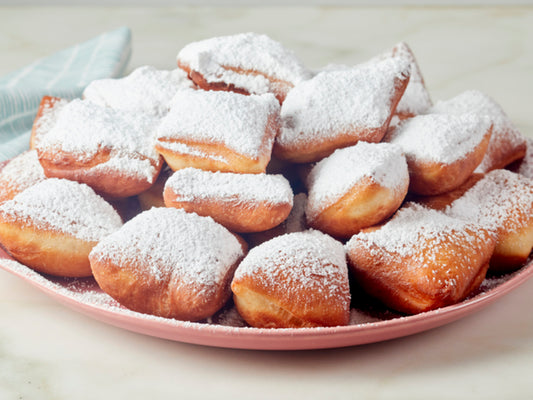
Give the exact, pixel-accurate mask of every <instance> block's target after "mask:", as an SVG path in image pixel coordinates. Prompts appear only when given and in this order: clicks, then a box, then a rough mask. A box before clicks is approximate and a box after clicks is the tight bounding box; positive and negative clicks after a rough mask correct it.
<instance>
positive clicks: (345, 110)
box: [277, 58, 409, 146]
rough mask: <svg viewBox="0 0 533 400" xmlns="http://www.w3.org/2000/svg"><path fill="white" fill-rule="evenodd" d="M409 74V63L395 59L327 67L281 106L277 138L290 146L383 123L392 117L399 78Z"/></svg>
mask: <svg viewBox="0 0 533 400" xmlns="http://www.w3.org/2000/svg"><path fill="white" fill-rule="evenodd" d="M408 76H409V63H408V62H407V61H406V60H404V59H401V58H391V59H387V60H384V61H382V62H379V63H373V64H369V65H366V64H365V65H362V66H358V67H355V68H350V69H340V70H335V71H323V72H320V73H318V74H317V75H315V76H314V77H313V78H312V79H310V80H307V81H304V82H302V83H300V84H298V85H296V86H295V87H294V88H293V89H292V90H291V91H290V92H289V93H288V95H287V97H286V99H285V101H284V102H283V105H282V107H281V119H282V130H281V132H280V135H279V136H278V138H277V140H278V142H279V143H280V144H281V145H285V146H290V145H295V144H299V143H301V144H302V145H304V144H305V143H308V142H312V141H316V140H319V141H320V140H321V139H322V138H329V137H335V136H337V135H339V134H344V133H348V132H351V131H353V130H356V129H372V128H380V127H382V126H383V125H384V124H385V123H386V122H387V121H388V119H389V117H390V114H391V111H392V110H391V108H392V104H391V101H392V97H393V94H394V91H395V80H396V79H399V80H404V79H407V77H408Z"/></svg>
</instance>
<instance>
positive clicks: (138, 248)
mask: <svg viewBox="0 0 533 400" xmlns="http://www.w3.org/2000/svg"><path fill="white" fill-rule="evenodd" d="M242 255H243V251H242V247H241V245H240V243H239V241H238V240H237V239H236V238H235V236H234V235H233V234H231V233H230V232H229V231H228V230H227V229H226V228H224V227H223V226H222V225H219V224H217V223H216V222H215V221H213V219H211V218H210V217H200V216H198V215H196V214H194V213H186V212H185V211H183V210H178V209H175V208H152V209H150V210H148V211H144V212H142V213H140V214H139V215H137V216H136V217H134V218H133V219H131V220H130V221H128V222H127V223H126V224H124V226H123V227H122V229H120V230H118V231H117V232H115V233H114V234H112V235H110V236H108V237H106V238H105V239H103V240H102V241H101V242H100V243H99V244H98V245H97V246H96V247H95V248H94V249H93V251H92V252H91V255H90V257H91V258H95V259H100V260H105V261H107V262H112V263H114V264H116V265H129V266H130V267H132V268H137V269H138V273H139V276H142V274H143V273H144V272H145V271H147V272H149V274H150V276H151V277H152V278H153V279H156V280H161V279H166V278H168V277H169V276H170V275H173V276H176V277H178V276H179V277H180V279H182V280H183V281H184V282H185V283H188V284H193V285H194V284H198V285H205V286H207V287H211V289H213V287H212V286H213V285H216V284H219V283H220V282H221V281H222V279H223V278H224V276H225V275H226V274H227V272H228V270H229V268H231V267H232V265H233V264H235V263H236V262H237V260H238V259H239V258H240V257H242ZM133 272H135V271H133Z"/></svg>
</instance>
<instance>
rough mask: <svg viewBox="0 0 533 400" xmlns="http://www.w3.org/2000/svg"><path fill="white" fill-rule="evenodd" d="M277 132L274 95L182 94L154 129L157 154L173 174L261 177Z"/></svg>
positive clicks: (206, 92) (276, 106)
mask: <svg viewBox="0 0 533 400" xmlns="http://www.w3.org/2000/svg"><path fill="white" fill-rule="evenodd" d="M278 130H279V103H278V102H277V101H276V99H275V98H274V96H273V95H272V94H265V95H250V96H245V95H242V94H238V93H233V92H214V91H204V90H182V91H180V92H178V93H177V94H176V96H175V97H174V98H173V100H172V107H171V109H170V111H169V113H168V114H167V115H166V116H165V117H164V118H163V120H162V121H161V124H160V125H159V127H158V129H157V134H156V139H157V140H156V149H157V151H158V152H159V153H161V154H162V155H163V157H164V158H165V160H166V162H167V164H168V165H169V166H170V168H172V169H173V170H174V171H176V170H178V169H182V168H186V167H193V168H199V169H204V170H208V171H224V172H238V173H261V172H265V170H266V166H267V164H268V162H269V161H270V156H271V153H272V145H273V143H274V137H275V136H276V134H277V132H278Z"/></svg>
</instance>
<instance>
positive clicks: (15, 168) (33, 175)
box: [0, 150, 46, 197]
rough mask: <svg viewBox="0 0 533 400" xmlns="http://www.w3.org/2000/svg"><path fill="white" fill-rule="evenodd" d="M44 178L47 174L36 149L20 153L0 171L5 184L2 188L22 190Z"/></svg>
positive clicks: (0, 180)
mask: <svg viewBox="0 0 533 400" xmlns="http://www.w3.org/2000/svg"><path fill="white" fill-rule="evenodd" d="M44 179H46V176H45V175H44V171H43V168H42V167H41V164H40V163H39V159H38V158H37V152H36V151H35V150H29V151H26V152H24V153H22V154H20V155H18V156H17V157H15V158H13V159H12V160H11V161H9V163H7V165H6V166H5V167H4V168H2V170H1V171H0V182H2V184H3V185H4V187H3V188H2V190H13V189H14V190H16V191H17V192H20V191H22V190H24V189H26V188H28V187H30V186H32V185H35V184H36V183H38V182H40V181H42V180H44ZM0 197H1V196H0Z"/></svg>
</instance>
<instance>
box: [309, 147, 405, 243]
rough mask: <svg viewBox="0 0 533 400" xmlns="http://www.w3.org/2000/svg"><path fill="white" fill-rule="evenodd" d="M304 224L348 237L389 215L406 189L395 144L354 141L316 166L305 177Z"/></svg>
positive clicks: (399, 151) (398, 204)
mask: <svg viewBox="0 0 533 400" xmlns="http://www.w3.org/2000/svg"><path fill="white" fill-rule="evenodd" d="M307 184H308V187H309V195H308V202H307V208H306V212H305V214H306V217H307V223H308V224H309V226H311V227H313V228H315V229H320V230H321V231H323V232H326V233H328V234H330V235H332V236H335V237H339V238H349V237H351V236H352V235H353V234H355V233H357V232H359V230H361V229H362V228H366V227H369V226H371V225H375V224H377V223H379V222H381V221H383V220H384V219H386V218H388V217H389V216H391V215H392V214H393V213H394V212H395V211H396V210H397V209H398V208H399V207H400V205H401V204H402V202H403V200H404V198H405V195H406V194H407V189H408V187H409V172H408V170H407V162H406V160H405V157H404V156H403V154H402V152H401V149H400V148H399V147H398V146H395V145H392V144H390V143H365V142H359V143H358V144H356V145H355V146H351V147H346V148H344V149H338V150H336V151H335V152H334V153H333V154H332V155H330V156H329V157H327V158H325V159H323V160H321V161H320V162H318V163H317V164H316V165H315V166H314V167H313V169H312V170H311V172H310V174H309V176H308V177H307Z"/></svg>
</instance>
